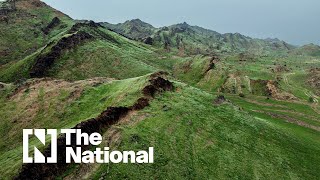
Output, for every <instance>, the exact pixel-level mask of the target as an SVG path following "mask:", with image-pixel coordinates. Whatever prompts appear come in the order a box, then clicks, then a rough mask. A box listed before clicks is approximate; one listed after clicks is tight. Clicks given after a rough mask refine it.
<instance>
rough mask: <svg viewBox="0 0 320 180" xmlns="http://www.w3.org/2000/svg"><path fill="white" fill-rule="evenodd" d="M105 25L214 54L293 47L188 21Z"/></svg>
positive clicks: (171, 45) (162, 44)
mask: <svg viewBox="0 0 320 180" xmlns="http://www.w3.org/2000/svg"><path fill="white" fill-rule="evenodd" d="M101 24H102V25H103V26H105V27H107V28H109V29H111V30H113V31H115V32H118V33H120V34H123V35H124V36H126V37H130V38H132V39H136V40H142V41H144V42H145V43H147V44H153V45H156V46H157V47H163V48H165V49H167V50H170V49H172V48H173V49H175V50H179V51H180V53H181V54H189V55H190V54H214V53H231V52H247V51H249V52H251V53H255V54H270V53H286V52H287V51H289V50H290V49H293V48H294V47H293V46H292V45H290V44H288V43H286V42H284V41H280V40H277V39H276V40H270V39H267V40H262V39H253V38H250V37H247V36H244V35H241V34H239V33H235V34H232V33H227V34H220V33H218V32H215V31H212V30H208V29H204V28H201V27H198V26H190V25H189V24H187V23H185V22H184V23H182V24H176V25H172V26H169V27H162V28H154V27H152V26H151V25H149V24H147V23H145V22H142V21H141V20H131V21H126V22H125V23H119V24H109V23H101Z"/></svg>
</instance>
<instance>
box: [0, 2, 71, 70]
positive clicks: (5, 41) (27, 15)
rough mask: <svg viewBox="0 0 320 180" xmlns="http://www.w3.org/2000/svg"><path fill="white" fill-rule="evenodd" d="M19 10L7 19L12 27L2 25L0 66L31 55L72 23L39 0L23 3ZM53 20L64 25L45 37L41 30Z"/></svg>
mask: <svg viewBox="0 0 320 180" xmlns="http://www.w3.org/2000/svg"><path fill="white" fill-rule="evenodd" d="M16 6H17V11H14V12H11V13H9V15H8V19H9V23H8V24H7V23H5V22H3V21H2V22H1V23H0V29H1V35H0V39H1V41H0V52H5V53H4V54H2V55H1V56H0V65H3V64H6V63H12V62H17V61H18V60H21V59H23V58H24V57H25V56H26V55H30V54H32V53H33V52H35V51H36V50H37V49H39V48H40V47H42V46H44V45H45V44H46V43H47V42H48V40H49V39H50V38H52V37H54V36H55V35H57V34H59V33H60V32H62V31H64V30H65V29H66V27H68V26H70V25H71V24H72V23H73V21H72V20H71V19H70V18H69V17H68V16H66V15H64V14H62V13H61V12H58V11H55V10H53V9H52V8H51V7H49V6H47V5H45V4H43V3H41V1H39V0H21V1H18V2H17V5H16ZM54 17H58V18H59V19H60V20H61V21H62V22H61V23H60V25H59V27H56V28H54V29H53V30H52V31H51V32H50V33H49V34H48V35H45V34H44V33H43V32H42V30H41V29H42V28H44V27H46V26H47V25H48V24H49V22H51V20H52V19H53V18H54Z"/></svg>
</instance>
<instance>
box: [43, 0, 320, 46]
mask: <svg viewBox="0 0 320 180" xmlns="http://www.w3.org/2000/svg"><path fill="white" fill-rule="evenodd" d="M44 2H46V3H47V4H49V5H51V6H52V7H54V8H56V9H58V10H60V11H62V12H64V13H66V14H68V15H69V16H71V17H72V18H75V19H89V20H94V21H98V22H99V21H105V22H110V23H119V22H124V21H126V20H128V19H135V18H140V19H141V20H143V21H146V22H148V23H150V24H152V25H154V26H156V27H159V26H167V25H172V24H176V23H180V22H184V21H185V22H187V23H189V24H191V25H198V26H202V27H205V28H208V29H212V30H215V31H218V32H220V33H227V32H232V33H235V32H239V33H241V34H244V35H248V36H251V37H258V38H266V37H272V38H274V37H277V38H279V39H282V40H285V41H287V42H289V43H292V44H296V45H302V44H307V43H316V44H320V0H161V1H160V0H44Z"/></svg>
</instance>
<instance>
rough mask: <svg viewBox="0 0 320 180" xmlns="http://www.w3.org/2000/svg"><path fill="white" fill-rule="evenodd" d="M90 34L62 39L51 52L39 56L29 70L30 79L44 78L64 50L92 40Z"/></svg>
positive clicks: (84, 33) (79, 33)
mask: <svg viewBox="0 0 320 180" xmlns="http://www.w3.org/2000/svg"><path fill="white" fill-rule="evenodd" d="M92 38H93V36H91V35H90V34H88V33H86V32H83V31H79V32H77V33H75V34H73V35H71V36H69V37H64V38H62V39H61V40H59V42H58V43H57V44H56V45H54V46H53V47H52V48H51V51H50V52H49V53H46V54H41V55H39V56H38V57H37V59H36V63H35V64H34V65H33V67H32V68H31V70H30V76H31V77H32V78H35V77H37V78H41V77H44V76H45V75H46V73H47V71H48V70H49V69H50V67H51V66H52V65H53V64H54V62H55V61H56V60H57V59H59V57H60V56H61V55H62V53H63V52H64V51H65V50H68V49H72V48H74V47H76V46H78V45H79V44H81V43H82V42H84V41H85V40H88V39H92Z"/></svg>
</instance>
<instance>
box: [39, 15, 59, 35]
mask: <svg viewBox="0 0 320 180" xmlns="http://www.w3.org/2000/svg"><path fill="white" fill-rule="evenodd" d="M60 23H61V21H60V19H59V18H58V17H54V18H53V19H52V20H51V22H50V23H49V24H48V25H47V26H46V27H45V28H43V29H42V31H43V33H44V34H49V32H50V31H51V30H52V29H53V28H55V27H57V26H58V25H59V24H60Z"/></svg>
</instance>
